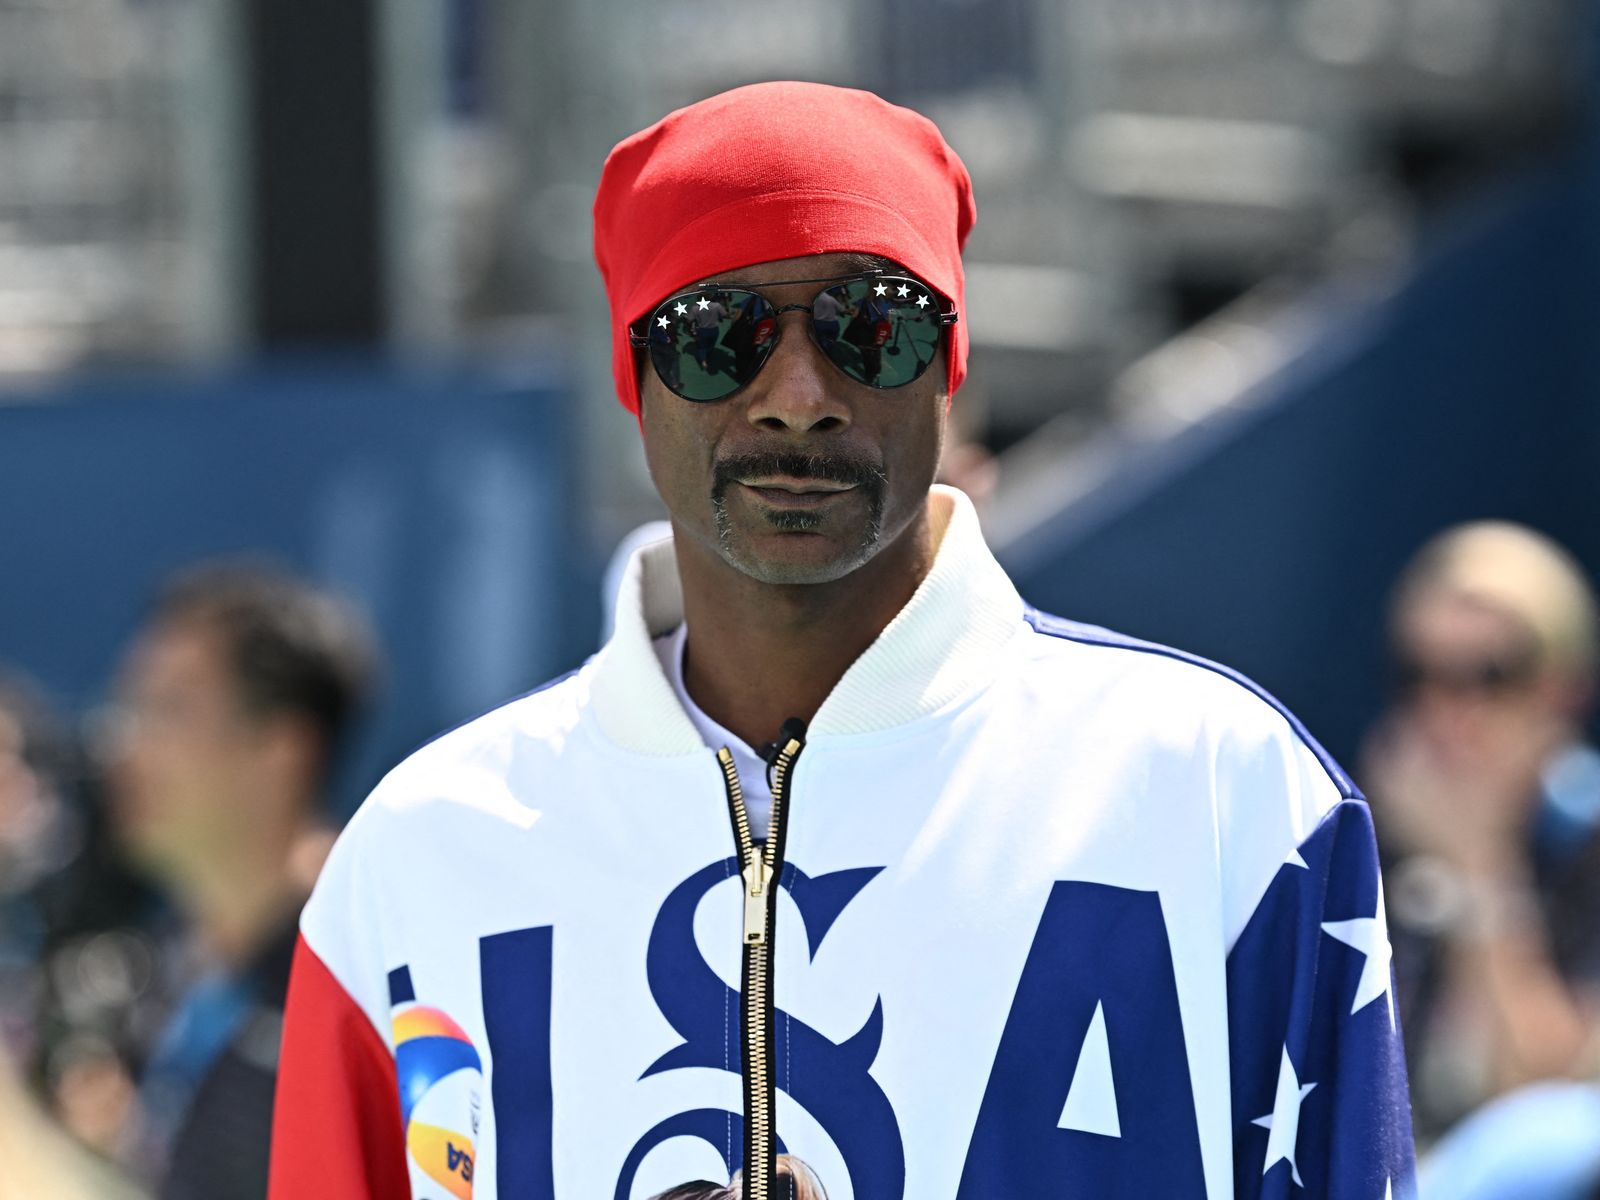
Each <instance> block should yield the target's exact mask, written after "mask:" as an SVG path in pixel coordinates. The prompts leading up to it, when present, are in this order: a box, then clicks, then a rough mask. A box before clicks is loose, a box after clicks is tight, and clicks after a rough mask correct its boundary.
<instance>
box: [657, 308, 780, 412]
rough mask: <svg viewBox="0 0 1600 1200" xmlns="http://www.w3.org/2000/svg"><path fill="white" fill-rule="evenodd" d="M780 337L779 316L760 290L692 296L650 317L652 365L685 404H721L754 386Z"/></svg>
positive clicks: (661, 309) (662, 380)
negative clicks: (756, 376)
mask: <svg viewBox="0 0 1600 1200" xmlns="http://www.w3.org/2000/svg"><path fill="white" fill-rule="evenodd" d="M777 335H778V318H777V314H776V313H775V312H774V311H773V308H772V305H770V304H768V303H767V302H766V301H765V300H763V299H762V298H761V297H760V296H758V295H757V294H756V293H755V292H746V291H741V290H739V289H738V288H719V289H717V290H715V291H705V292H698V293H687V294H685V295H682V296H674V297H673V298H672V299H671V300H668V301H667V302H666V303H665V304H663V305H661V307H659V308H657V309H656V311H655V312H653V313H651V314H650V363H651V365H652V366H653V367H655V369H656V374H657V375H659V376H660V377H661V382H662V383H664V384H666V385H667V387H668V388H669V389H671V390H672V391H674V392H676V393H677V394H678V395H680V396H682V397H683V398H684V399H685V400H696V401H708V400H721V399H722V398H723V397H725V396H731V395H732V394H733V393H734V392H736V391H738V390H739V389H740V388H741V387H743V386H744V385H745V384H747V383H749V382H750V380H751V378H752V377H753V376H754V375H755V373H756V372H757V371H759V370H760V369H761V364H762V363H764V362H765V361H766V359H767V355H768V354H769V353H770V352H771V351H772V345H773V342H774V341H775V340H776V338H777Z"/></svg>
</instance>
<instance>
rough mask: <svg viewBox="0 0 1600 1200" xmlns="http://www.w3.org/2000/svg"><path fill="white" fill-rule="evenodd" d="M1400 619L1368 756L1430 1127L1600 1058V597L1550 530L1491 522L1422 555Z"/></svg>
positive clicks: (1396, 617)
mask: <svg viewBox="0 0 1600 1200" xmlns="http://www.w3.org/2000/svg"><path fill="white" fill-rule="evenodd" d="M1392 627H1393V641H1394V651H1395V658H1396V673H1395V674H1396V684H1397V688H1396V696H1395V703H1394V706H1393V708H1392V709H1391V711H1390V712H1389V713H1388V714H1387V715H1386V716H1385V718H1384V720H1383V721H1382V722H1381V723H1380V725H1379V727H1378V729H1377V731H1376V732H1375V734H1374V736H1373V737H1372V738H1371V740H1370V745H1369V747H1368V750H1367V754H1366V762H1365V764H1364V765H1365V775H1366V778H1367V782H1368V783H1369V784H1370V786H1371V789H1372V793H1373V799H1374V804H1375V805H1376V806H1377V815H1378V819H1379V825H1380V831H1381V832H1382V835H1383V843H1384V847H1385V850H1386V852H1387V853H1388V854H1389V855H1390V856H1391V857H1392V858H1393V859H1394V863H1393V870H1392V871H1391V878H1392V882H1393V884H1394V887H1393V892H1394V903H1393V906H1392V911H1393V913H1394V917H1395V926H1396V934H1397V936H1396V939H1395V950H1396V959H1395V966H1396V971H1397V973H1398V974H1399V976H1400V980H1401V983H1402V984H1403V985H1404V996H1405V1004H1404V1005H1403V1006H1402V1015H1404V1017H1405V1018H1406V1028H1407V1030H1408V1031H1409V1033H1410V1035H1411V1036H1410V1039H1409V1043H1410V1044H1409V1045H1408V1050H1409V1051H1410V1052H1411V1055H1412V1063H1413V1078H1414V1079H1415V1080H1416V1099H1417V1122H1418V1132H1419V1134H1421V1135H1424V1136H1425V1137H1426V1138H1428V1139H1429V1140H1431V1139H1432V1138H1433V1137H1436V1136H1438V1135H1439V1134H1440V1133H1441V1132H1443V1130H1445V1129H1446V1128H1447V1127H1448V1126H1450V1125H1451V1124H1452V1123H1454V1122H1455V1121H1457V1120H1459V1119H1460V1118H1461V1117H1462V1116H1464V1115H1465V1114H1466V1113H1467V1112H1468V1111H1469V1110H1471V1109H1472V1108H1474V1107H1476V1106H1477V1105H1479V1104H1481V1103H1482V1102H1483V1101H1485V1100H1487V1099H1489V1098H1490V1097H1492V1096H1494V1095H1496V1094H1498V1093H1501V1092H1504V1091H1506V1090H1508V1089H1511V1088H1514V1087H1518V1086H1520V1085H1523V1084H1528V1083H1531V1082H1533V1081H1536V1080H1542V1079H1550V1078H1561V1077H1566V1076H1571V1075H1574V1074H1577V1075H1592V1074H1594V1073H1596V1072H1600V882H1597V876H1600V753H1597V752H1596V751H1595V749H1594V748H1593V747H1592V746H1590V745H1588V744H1587V743H1586V741H1585V740H1584V726H1585V724H1586V722H1587V720H1588V717H1589V715H1590V713H1591V711H1592V709H1593V702H1594V689H1595V667H1596V632H1597V631H1596V613H1595V602H1594V598H1593V596H1592V595H1591V593H1590V591H1589V587H1588V584H1587V582H1586V581H1585V580H1584V577H1583V572H1582V569H1581V568H1580V567H1579V566H1578V564H1577V563H1575V562H1574V561H1573V560H1572V558H1571V556H1570V555H1568V554H1567V553H1566V552H1565V551H1564V550H1562V549H1561V548H1560V547H1559V546H1557V545H1556V544H1555V543H1553V542H1551V541H1550V540H1549V539H1548V538H1545V537H1543V536H1542V535H1540V534H1537V533H1535V532H1534V531H1533V530H1531V529H1527V528H1525V527H1523V526H1520V525H1513V524H1510V523H1508V522H1501V521H1478V522H1473V523H1471V524H1467V525H1461V526H1456V527H1455V528H1452V529H1449V530H1446V531H1445V532H1444V533H1442V534H1440V535H1439V536H1438V537H1437V538H1435V539H1434V540H1433V541H1431V542H1430V543H1429V544H1428V545H1427V546H1425V547H1423V549H1422V550H1421V551H1420V552H1419V553H1418V555H1417V557H1416V559H1415V561H1414V562H1413V563H1412V564H1411V565H1410V567H1409V568H1408V569H1407V571H1406V573H1405V575H1404V577H1403V579H1402V581H1401V584H1400V586H1399V588H1398V589H1397V591H1396V597H1395V603H1394V612H1393V618H1392Z"/></svg>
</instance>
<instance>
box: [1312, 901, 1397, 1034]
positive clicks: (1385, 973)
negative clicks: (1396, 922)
mask: <svg viewBox="0 0 1600 1200" xmlns="http://www.w3.org/2000/svg"><path fill="white" fill-rule="evenodd" d="M1322 932H1323V933H1325V934H1327V935H1328V936H1329V937H1331V938H1337V939H1338V940H1339V941H1341V942H1343V943H1344V944H1345V945H1346V946H1349V947H1351V948H1352V949H1354V950H1359V951H1360V952H1361V953H1362V954H1363V955H1364V956H1365V962H1363V963H1362V966H1361V979H1360V981H1359V982H1358V983H1357V984H1356V998H1355V1002H1354V1003H1353V1004H1351V1006H1350V1015H1351V1016H1355V1014H1356V1013H1358V1012H1360V1011H1361V1010H1362V1009H1363V1008H1365V1007H1366V1006H1367V1005H1369V1004H1371V1003H1372V1002H1373V1001H1374V1000H1376V999H1377V998H1378V997H1379V996H1388V998H1389V1024H1390V1026H1391V1027H1392V1026H1393V1025H1394V1023H1395V1022H1394V995H1393V994H1392V993H1391V992H1390V991H1389V960H1390V959H1391V958H1392V957H1393V956H1394V950H1393V948H1392V947H1391V946H1390V945H1389V923H1388V921H1387V919H1386V918H1385V916H1384V909H1383V888H1382V887H1379V889H1378V905H1377V910H1376V911H1375V912H1374V913H1373V914H1372V916H1370V917H1357V918H1355V919H1354V920H1350V921H1324V922H1323V923H1322Z"/></svg>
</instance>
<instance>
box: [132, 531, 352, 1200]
mask: <svg viewBox="0 0 1600 1200" xmlns="http://www.w3.org/2000/svg"><path fill="white" fill-rule="evenodd" d="M374 665H375V660H374V652H373V647H372V641H371V638H370V636H369V634H368V632H367V630H366V628H365V626H364V625H363V624H362V623H361V622H360V621H359V620H358V619H357V618H356V616H355V615H354V614H353V613H352V612H351V611H350V610H349V609H348V608H347V607H346V606H345V605H344V604H343V603H342V602H340V601H339V600H337V599H336V598H334V597H333V596H331V595H329V594H327V593H324V592H322V591H319V590H317V589H316V588H313V587H312V586H310V585H309V584H307V583H305V582H303V581H301V580H299V579H297V578H294V577H292V576H290V575H287V574H284V573H281V572H278V571H275V570H270V569H266V568H263V567H259V566H254V565H247V564H234V563H222V564H213V565H206V566H202V567H199V568H196V569H195V570H193V571H191V572H189V573H186V574H184V575H183V576H181V577H180V578H178V579H177V580H176V581H175V582H174V583H173V584H172V585H171V586H170V587H169V588H168V589H167V590H166V592H165V593H164V594H163V595H162V597H161V598H160V600H159V602H158V603H157V605H156V607H155V610H154V613H153V614H152V616H151V617H150V619H149V621H148V623H147V624H146V626H145V627H144V629H143V631H142V632H141V633H140V634H139V635H138V637H137V639H136V640H135V642H134V644H133V646H132V649H131V650H130V652H129V654H128V656H127V660H126V662H125V664H124V668H123V671H122V675H121V679H120V684H119V688H118V695H117V701H116V707H115V711H116V720H115V728H114V733H113V735H112V739H111V744H110V752H109V761H108V784H109V790H110V800H111V805H112V814H113V818H114V823H115V827H116V832H117V836H118V839H119V841H120V844H121V846H122V847H123V849H124V851H125V853H126V854H127V855H128V856H129V858H130V859H131V860H132V861H133V862H134V863H136V864H137V865H138V867H139V868H140V869H141V870H142V871H144V872H145V873H147V874H148V875H149V876H150V877H151V878H152V879H154V880H155V881H157V882H158V883H159V884H160V886H161V887H162V888H163V889H164V890H165V891H166V893H167V894H168V896H169V897H170V900H171V902H172V905H173V908H174V910H175V913H176V918H177V928H176V929H175V930H174V931H173V933H172V936H171V939H170V942H171V948H172V954H171V958H170V961H169V963H168V964H167V965H168V968H169V970H170V975H171V978H170V979H169V980H168V984H167V991H168V994H169V995H170V996H172V997H173V1000H172V1003H171V1005H170V1009H169V1012H168V1015H167V1019H166V1020H165V1023H164V1028H162V1029H161V1030H160V1032H159V1034H158V1036H157V1037H156V1038H155V1040H154V1043H153V1046H152V1048H151V1050H150V1053H149V1057H148V1060H147V1062H146V1063H145V1066H144V1070H143V1073H142V1078H141V1080H140V1097H141V1101H142V1107H143V1119H144V1123H145V1127H144V1129H143V1131H142V1138H141V1141H142V1143H143V1144H144V1146H145V1151H146V1153H145V1157H146V1162H145V1163H144V1164H143V1165H144V1166H145V1169H147V1170H149V1171H151V1173H152V1174H153V1175H154V1176H156V1177H159V1178H160V1179H161V1180H162V1183H161V1188H160V1194H161V1196H163V1197H165V1198H168V1200H180V1198H185V1200H187V1198H193V1200H232V1198H234V1197H239V1198H240V1200H243V1198H245V1197H251V1198H256V1200H258V1198H259V1197H262V1196H264V1195H265V1194H266V1173H267V1158H268V1144H269V1138H270V1130H271V1113H272V1098H273V1089H274V1080H275V1074H276V1067H277V1055H278V1036H279V1029H280V1026H281V1014H282V1006H283V1002H284V993H285V989H286V987H287V982H288V976H289V965H290V961H291V956H292V951H293V947H294V938H295V928H296V919H297V917H298V915H299V911H300V908H301V906H302V905H303V904H304V902H305V899H306V897H307V896H308V895H309V894H310V891H311V886H312V884H313V883H314V881H315V879H316V875H317V871H318V869H319V868H320V865H321V862H322V859H323V856H324V855H325V853H326V851H327V848H328V846H329V845H330V844H331V841H332V832H331V830H330V827H329V825H328V822H327V817H326V809H325V804H324V801H325V792H326V788H327V786H328V780H329V774H330V770H331V768H332V766H333V764H334V762H335V759H336V757H337V755H338V752H339V750H340V748H341V746H342V745H343V744H344V741H345V737H346V733H347V731H348V730H349V728H350V727H351V724H352V719H353V718H354V717H355V715H356V714H357V712H358V710H359V709H360V708H361V707H362V705H363V703H364V701H365V700H366V698H367V695H368V692H369V690H370V687H371V681H372V676H373V670H374Z"/></svg>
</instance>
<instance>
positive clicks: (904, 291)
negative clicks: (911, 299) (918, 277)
mask: <svg viewBox="0 0 1600 1200" xmlns="http://www.w3.org/2000/svg"><path fill="white" fill-rule="evenodd" d="M894 294H895V295H896V296H909V295H911V287H910V285H909V284H904V283H902V284H901V285H900V286H899V287H897V288H895V290H894Z"/></svg>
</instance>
